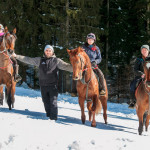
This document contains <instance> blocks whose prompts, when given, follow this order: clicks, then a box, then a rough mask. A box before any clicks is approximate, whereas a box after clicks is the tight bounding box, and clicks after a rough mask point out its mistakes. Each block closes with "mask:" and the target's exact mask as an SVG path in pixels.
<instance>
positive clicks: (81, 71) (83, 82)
mask: <svg viewBox="0 0 150 150" xmlns="http://www.w3.org/2000/svg"><path fill="white" fill-rule="evenodd" d="M77 56H78V57H79V58H80V61H81V70H80V77H82V78H81V79H80V81H81V82H82V84H86V85H87V87H86V101H87V102H92V100H91V99H88V88H89V83H90V82H91V80H92V79H93V77H94V72H93V70H92V75H91V77H90V79H89V81H87V82H86V81H85V74H86V73H87V69H89V68H87V66H86V65H85V67H84V68H83V64H85V62H84V60H83V58H82V56H81V55H80V53H79V54H78V55H77ZM91 69H92V68H91ZM82 74H83V76H82Z"/></svg>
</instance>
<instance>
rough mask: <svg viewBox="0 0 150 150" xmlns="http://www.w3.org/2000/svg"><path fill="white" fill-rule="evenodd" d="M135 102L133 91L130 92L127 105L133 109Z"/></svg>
mask: <svg viewBox="0 0 150 150" xmlns="http://www.w3.org/2000/svg"><path fill="white" fill-rule="evenodd" d="M135 104H136V99H135V93H134V92H130V101H129V107H128V108H131V109H133V108H134V107H135Z"/></svg>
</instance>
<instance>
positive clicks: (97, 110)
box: [95, 98, 102, 115]
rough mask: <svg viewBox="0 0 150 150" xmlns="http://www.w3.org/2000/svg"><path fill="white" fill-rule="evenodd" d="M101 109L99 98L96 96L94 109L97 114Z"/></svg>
mask: <svg viewBox="0 0 150 150" xmlns="http://www.w3.org/2000/svg"><path fill="white" fill-rule="evenodd" d="M101 110H102V104H101V102H100V99H99V98H98V99H97V104H96V111H95V113H96V115H97V114H99V113H100V112H101Z"/></svg>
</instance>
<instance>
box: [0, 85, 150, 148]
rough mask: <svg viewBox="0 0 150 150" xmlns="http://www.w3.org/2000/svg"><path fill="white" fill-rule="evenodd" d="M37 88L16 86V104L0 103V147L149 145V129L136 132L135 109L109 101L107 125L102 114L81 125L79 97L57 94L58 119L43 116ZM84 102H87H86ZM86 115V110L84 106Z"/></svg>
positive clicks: (128, 146) (43, 112)
mask: <svg viewBox="0 0 150 150" xmlns="http://www.w3.org/2000/svg"><path fill="white" fill-rule="evenodd" d="M40 96H41V94H40V92H39V91H35V90H31V89H28V88H27V89H25V88H22V87H17V89H16V96H15V97H16V102H15V108H14V109H13V110H11V111H9V110H8V106H7V104H6V103H4V106H0V150H130V149H131V150H133V149H136V150H138V149H139V150H141V149H144V147H147V148H148V147H150V131H149V132H145V131H144V132H143V135H142V136H139V135H138V131H137V128H138V119H137V116H136V112H135V110H132V109H128V106H127V105H126V104H113V103H108V125H105V124H104V120H103V117H102V114H99V115H98V116H96V121H97V127H96V128H93V127H91V126H90V125H91V123H90V122H89V121H88V120H87V121H86V123H85V125H82V123H81V120H80V116H81V113H80V108H79V105H78V99H77V98H76V97H75V98H72V97H70V96H69V95H67V94H65V95H59V99H58V107H59V116H58V121H57V122H54V121H50V120H49V119H48V118H47V117H46V116H45V111H44V107H43V103H42V100H41V97H40ZM85 106H86V105H85ZM85 114H86V118H87V119H88V113H87V109H86V112H85Z"/></svg>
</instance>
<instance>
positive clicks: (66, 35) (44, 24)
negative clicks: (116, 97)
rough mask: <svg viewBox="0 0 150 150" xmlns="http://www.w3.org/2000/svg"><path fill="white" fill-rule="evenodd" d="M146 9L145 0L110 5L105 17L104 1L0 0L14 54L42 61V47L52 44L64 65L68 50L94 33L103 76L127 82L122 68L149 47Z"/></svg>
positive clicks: (2, 20) (0, 20)
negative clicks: (12, 32) (14, 39)
mask: <svg viewBox="0 0 150 150" xmlns="http://www.w3.org/2000/svg"><path fill="white" fill-rule="evenodd" d="M149 5H150V1H149V0H126V1H125V0H110V1H109V6H110V8H109V16H108V14H107V1H104V0H59V1H58V0H40V1H39V0H17V1H16V0H11V1H10V0H0V6H1V7H0V12H1V13H0V23H2V24H3V25H5V26H8V29H13V28H14V27H16V28H17V37H18V39H17V42H16V53H17V54H22V55H26V56H31V57H36V56H42V55H43V49H44V46H45V45H46V44H51V45H53V46H54V48H55V53H56V55H57V57H59V58H62V59H64V60H65V61H69V60H68V55H67V52H66V49H67V48H68V49H72V48H75V47H78V46H81V45H82V44H83V43H84V42H85V40H86V35H87V34H88V33H90V32H93V33H95V34H96V37H97V41H96V44H97V45H98V46H99V47H100V49H101V52H102V58H103V61H102V63H101V64H100V68H101V69H102V71H103V72H105V68H104V66H105V63H108V67H109V72H105V73H106V75H109V76H111V77H112V78H113V80H114V81H116V82H117V83H119V82H120V81H121V82H123V83H125V82H126V81H124V79H123V76H122V75H124V74H126V73H125V71H126V69H125V68H129V67H130V61H131V60H132V59H133V57H134V56H137V55H139V54H140V47H141V45H143V44H149V45H150V43H149V42H148V40H149V37H150V31H149V19H150V12H149V10H148V6H149ZM108 20H109V29H107V26H106V24H107V21H108ZM107 36H108V40H109V51H108V60H106V59H107V57H106V50H105V49H106V37H107ZM126 76H130V74H126ZM126 79H128V78H126ZM123 83H122V84H123ZM118 85H119V84H118ZM118 92H119V91H118Z"/></svg>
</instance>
